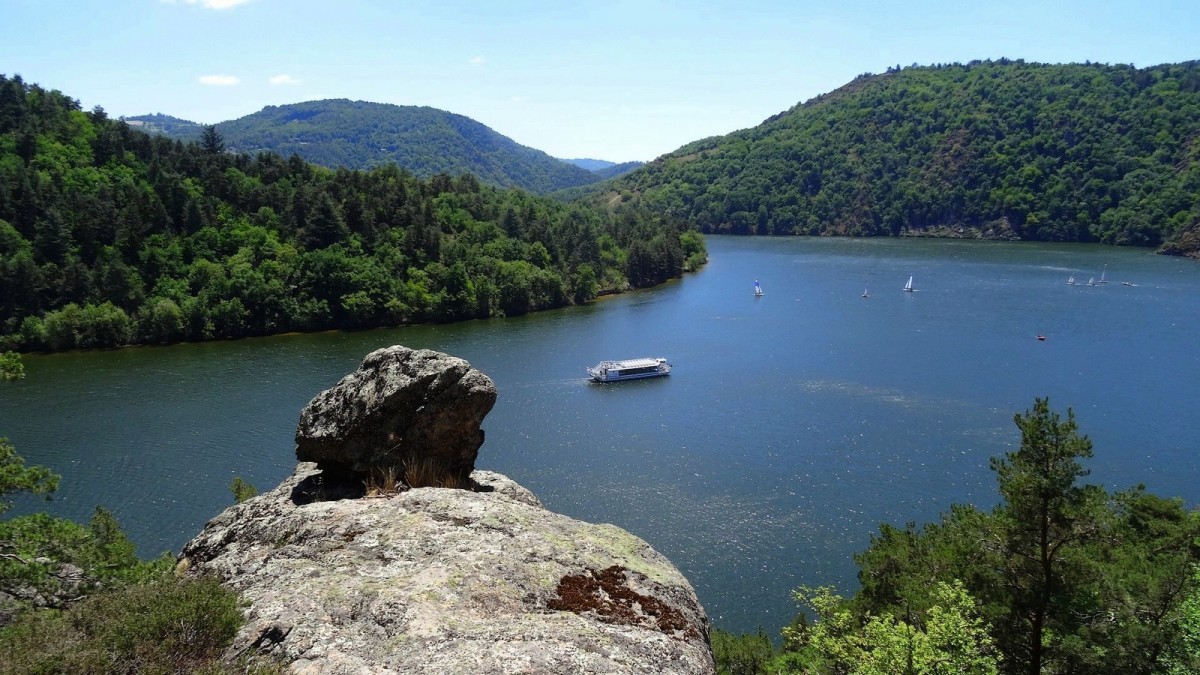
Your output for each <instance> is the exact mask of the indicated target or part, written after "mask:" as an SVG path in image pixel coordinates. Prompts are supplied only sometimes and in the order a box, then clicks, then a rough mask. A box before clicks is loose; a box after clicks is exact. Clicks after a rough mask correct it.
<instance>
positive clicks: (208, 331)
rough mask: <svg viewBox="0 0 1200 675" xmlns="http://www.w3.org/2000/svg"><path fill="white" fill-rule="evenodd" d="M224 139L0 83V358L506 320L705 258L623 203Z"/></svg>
mask: <svg viewBox="0 0 1200 675" xmlns="http://www.w3.org/2000/svg"><path fill="white" fill-rule="evenodd" d="M223 145H224V144H223V141H222V139H221V138H220V136H219V134H217V133H208V134H205V135H204V137H203V138H202V140H201V142H199V143H186V144H185V143H183V142H181V141H178V140H171V139H169V138H167V137H164V136H150V135H147V134H145V133H143V132H141V131H137V130H134V129H131V128H130V127H129V126H128V125H127V124H126V123H124V122H122V121H119V120H112V119H109V118H108V117H107V116H106V115H105V113H104V111H103V110H102V109H100V108H96V109H93V110H92V111H91V112H83V111H82V110H80V106H79V103H78V101H76V100H74V99H71V98H69V97H67V96H65V95H63V94H62V93H60V92H58V91H53V90H46V89H43V88H41V87H39V86H37V85H30V84H27V83H25V82H24V81H23V80H21V78H20V77H19V76H18V77H13V78H8V77H5V76H3V75H0V351H5V350H7V349H19V350H22V351H26V350H41V349H48V350H59V349H71V348H75V347H104V346H115V345H121V344H127V343H136V342H144V343H150V342H155V343H161V342H175V341H179V340H207V339H214V338H226V337H240V336H246V335H264V334H269V333H278V332H285V331H294V330H316V329H323V328H337V327H368V326H381V325H395V324H402V323H407V322H417V321H449V320H457V319H466V318H473V317H489V316H502V315H512V314H521V313H524V312H529V311H533V310H538V309H544V308H548V307H555V306H561V305H566V304H570V303H577V302H586V301H588V300H590V299H592V298H594V297H596V295H597V294H599V293H603V292H607V291H614V290H621V289H624V288H629V287H640V286H648V285H652V284H656V283H659V282H661V281H664V280H665V279H667V278H670V277H673V276H678V275H679V274H681V273H682V272H683V271H684V269H685V268H690V267H694V266H696V265H699V264H701V263H702V262H703V260H704V255H705V254H704V243H703V239H702V238H701V236H700V235H699V234H698V233H696V232H695V231H689V230H687V229H686V227H685V226H684V225H683V224H682V222H681V221H676V220H672V219H669V218H665V217H662V216H656V215H652V214H650V213H648V212H644V211H639V210H636V209H635V208H622V209H618V210H610V209H607V208H606V209H596V208H590V207H588V206H587V205H583V204H565V203H562V202H558V201H554V200H551V199H550V198H546V197H536V196H532V195H530V194H528V193H526V192H523V191H520V190H516V189H509V190H501V189H498V188H492V187H486V186H481V185H480V183H479V181H478V180H476V179H475V178H474V177H473V176H472V175H471V174H463V175H460V176H456V177H451V176H449V175H447V174H444V173H443V174H435V175H434V176H432V177H431V178H429V179H428V180H422V179H419V178H415V177H413V176H412V175H411V174H408V173H406V172H404V171H402V170H401V169H399V168H397V167H396V166H395V165H391V164H389V165H387V166H382V167H378V168H375V169H372V170H370V171H350V170H347V169H341V170H337V171H334V170H331V169H326V168H323V167H318V166H316V165H313V164H309V163H306V162H304V161H303V160H301V159H300V158H299V157H295V156H293V157H291V158H290V159H286V160H285V159H283V158H282V157H280V156H279V155H277V154H274V153H270V152H266V153H261V154H257V155H253V156H252V155H248V154H240V153H229V152H225V151H224V148H223ZM556 161H557V160H556Z"/></svg>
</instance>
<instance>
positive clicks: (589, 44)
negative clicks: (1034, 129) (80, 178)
mask: <svg viewBox="0 0 1200 675" xmlns="http://www.w3.org/2000/svg"><path fill="white" fill-rule="evenodd" d="M0 24H2V25H3V26H4V29H3V37H2V38H0V73H4V74H6V75H9V76H12V75H14V74H20V75H21V76H22V77H24V78H25V80H26V81H28V82H36V83H38V84H40V85H42V86H43V87H46V88H49V89H58V90H60V91H62V92H64V93H65V94H67V95H69V96H71V97H73V98H76V99H79V101H80V103H81V104H82V105H83V106H84V108H85V109H91V108H92V107H93V106H96V105H100V106H102V107H103V108H104V109H105V110H107V111H108V113H109V114H110V115H112V116H121V115H139V114H145V113H154V112H161V113H166V114H169V115H174V116H177V117H182V118H185V119H190V120H194V121H197V122H202V123H215V122H221V121H225V120H229V119H234V118H237V117H241V116H243V115H248V114H250V113H253V112H256V111H258V110H260V109H261V108H262V107H263V106H267V105H279V104H284V103H295V102H299V101H309V100H315V99H323V98H349V99H355V100H365V101H375V102H381V103H395V104H399V105H426V106H432V107H435V108H441V109H443V110H448V111H451V112H455V113H459V114H462V115H466V116H468V117H472V118H474V119H476V120H478V121H480V122H482V123H484V124H486V125H488V126H489V127H491V128H493V129H495V130H496V131H498V132H500V133H502V134H504V135H505V136H508V137H509V138H512V139H513V140H515V141H517V142H518V143H521V144H523V145H527V146H530V147H534V148H537V149H539V150H544V151H546V152H548V153H550V154H551V155H554V156H556V157H594V158H600V159H607V160H611V161H627V160H634V159H637V160H650V159H653V158H654V157H657V156H658V155H661V154H663V153H666V152H670V151H671V150H674V149H675V148H677V147H679V146H680V145H683V144H684V143H688V142H690V141H693V140H696V139H699V138H704V137H707V136H713V135H718V134H726V133H729V132H731V131H735V130H737V129H742V128H746V127H751V126H754V125H756V124H758V123H760V122H761V121H762V120H763V119H765V118H767V117H769V116H771V115H773V114H775V113H778V112H780V111H782V110H786V109H787V108H790V107H791V106H793V105H795V104H796V103H799V102H801V101H805V100H807V99H809V98H812V97H813V96H816V95H818V94H822V93H825V92H828V91H831V90H833V89H836V88H837V87H839V86H841V85H843V84H845V83H846V82H848V81H850V80H851V79H853V78H854V77H855V76H856V75H858V74H860V73H864V72H876V73H878V72H883V71H884V70H886V69H887V68H888V67H889V66H895V65H903V66H908V65H911V64H913V63H916V64H920V65H929V64H933V63H949V62H954V61H959V62H966V61H970V60H972V59H987V58H993V59H994V58H1000V57H1008V58H1013V59H1017V58H1023V59H1025V60H1027V61H1039V62H1045V63H1069V62H1082V61H1093V62H1101V63H1132V64H1134V65H1136V66H1138V67H1145V66H1151V65H1157V64H1160V63H1174V62H1180V61H1187V60H1193V59H1198V58H1200V37H1198V36H1200V0H1139V1H1137V2H1134V1H1132V0H1126V1H1123V2H1110V1H1105V0H1090V1H1088V2H1076V1H1073V0H1072V1H1056V0H1040V1H1030V0H1009V1H1007V2H991V1H982V0H966V1H964V2H951V1H949V0H942V1H934V0H908V1H904V0H891V1H888V2H866V1H863V0H826V1H825V2H808V1H806V0H791V1H786V0H741V1H739V2H708V1H693V2H674V1H662V0H639V1H629V0H590V1H589V2H548V1H542V0H492V1H486V2H485V1H479V2H466V1H458V0H442V1H441V2H425V1H406V0H338V1H337V2H332V1H328V0H76V1H68V0H0Z"/></svg>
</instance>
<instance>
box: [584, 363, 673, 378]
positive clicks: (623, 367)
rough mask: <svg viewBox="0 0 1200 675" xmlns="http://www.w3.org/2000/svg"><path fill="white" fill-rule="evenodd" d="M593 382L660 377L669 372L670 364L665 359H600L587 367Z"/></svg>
mask: <svg viewBox="0 0 1200 675" xmlns="http://www.w3.org/2000/svg"><path fill="white" fill-rule="evenodd" d="M587 373H588V375H590V376H591V378H592V380H593V381H595V382H620V381H621V380H640V379H642V378H646V377H662V376H663V375H670V374H671V364H669V363H667V360H666V359H663V358H656V359H649V358H647V359H626V360H624V361H601V362H600V363H597V364H596V365H594V366H592V367H591V368H588V369H587Z"/></svg>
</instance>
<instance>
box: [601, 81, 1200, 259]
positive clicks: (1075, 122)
mask: <svg viewBox="0 0 1200 675" xmlns="http://www.w3.org/2000/svg"><path fill="white" fill-rule="evenodd" d="M1198 134H1200V62H1197V61H1192V62H1187V63H1181V64H1164V65H1159V66H1153V67H1149V68H1142V69H1136V68H1134V67H1132V66H1128V65H1119V64H1118V65H1105V64H1098V63H1088V64H1068V65H1044V64H1035V63H1025V62H1023V61H1009V60H1007V59H1001V60H999V61H973V62H971V63H968V64H965V65H963V64H949V65H939V66H932V67H915V66H914V67H912V68H904V69H894V70H889V72H887V73H886V74H882V75H866V76H862V77H859V78H857V79H855V80H854V81H852V82H850V83H849V84H847V85H845V86H844V87H842V88H840V89H838V90H836V91H833V92H830V93H828V94H825V95H822V96H818V97H817V98H814V99H812V100H809V101H807V102H805V103H803V104H801V105H797V106H795V107H794V108H792V109H790V110H788V111H785V112H783V113H781V114H779V115H776V116H774V117H772V118H770V119H768V120H766V121H765V122H763V123H762V124H761V125H759V126H757V127H754V128H752V129H746V130H743V131H738V132H735V133H732V134H729V135H727V136H722V137H717V138H709V139H704V140H700V141H696V142H695V143H691V144H689V145H686V146H684V147H682V148H680V149H679V150H677V151H675V152H673V153H670V154H668V155H665V156H663V157H660V158H659V159H657V160H655V161H653V162H651V163H649V164H647V165H646V166H645V167H643V168H641V169H639V170H638V171H635V172H633V173H630V174H627V175H625V176H622V177H620V178H618V179H616V180H614V181H612V182H611V183H606V184H603V185H602V186H598V187H597V189H598V190H603V191H604V194H603V196H602V199H604V200H606V201H607V200H617V199H626V198H627V197H626V195H632V200H633V201H635V202H641V203H643V204H645V205H647V206H649V207H651V208H652V209H654V210H655V211H658V212H660V213H670V214H672V215H674V216H677V217H684V218H687V219H688V220H689V221H692V222H695V223H696V224H697V225H698V226H699V228H700V230H701V231H702V232H706V233H709V232H712V233H729V234H760V235H763V234H766V235H781V234H837V235H852V236H880V235H883V236H894V235H901V234H904V235H933V236H968V237H983V238H1001V239H1022V240H1039V241H1099V242H1103V243H1109V244H1118V245H1135V246H1158V245H1160V244H1163V243H1164V242H1169V243H1170V246H1169V248H1170V250H1171V251H1172V252H1175V253H1189V252H1190V253H1193V254H1195V253H1197V252H1200V236H1198V233H1200V145H1198V144H1197V142H1196V139H1197V137H1198Z"/></svg>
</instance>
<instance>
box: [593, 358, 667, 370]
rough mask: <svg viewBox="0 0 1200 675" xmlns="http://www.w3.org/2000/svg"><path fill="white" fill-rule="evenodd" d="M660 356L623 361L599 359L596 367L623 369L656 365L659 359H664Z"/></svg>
mask: <svg viewBox="0 0 1200 675" xmlns="http://www.w3.org/2000/svg"><path fill="white" fill-rule="evenodd" d="M664 360H665V359H661V358H654V359H651V358H645V359H625V360H623V361H601V362H600V363H599V364H598V365H597V366H596V367H597V368H616V369H618V370H624V369H625V368H649V367H651V366H657V365H658V363H659V361H664Z"/></svg>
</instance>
